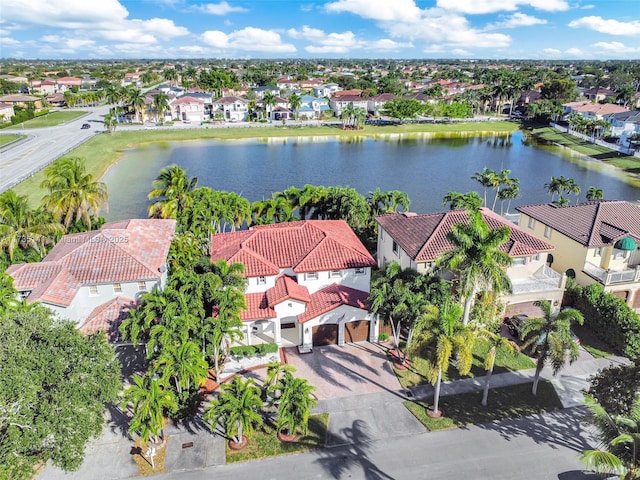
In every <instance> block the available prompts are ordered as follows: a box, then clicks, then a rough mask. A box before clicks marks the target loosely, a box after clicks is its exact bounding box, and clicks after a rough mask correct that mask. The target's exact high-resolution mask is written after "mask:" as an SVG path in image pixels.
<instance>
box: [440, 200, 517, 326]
mask: <svg viewBox="0 0 640 480" xmlns="http://www.w3.org/2000/svg"><path fill="white" fill-rule="evenodd" d="M467 215H468V221H467V223H459V224H456V225H453V226H452V227H451V232H449V233H448V234H447V240H449V242H450V243H451V244H452V245H453V248H452V249H451V250H449V251H447V252H445V253H444V254H442V255H441V257H440V258H439V259H438V260H437V262H436V263H437V267H438V268H439V269H446V270H449V271H451V272H453V273H454V274H455V275H456V276H457V279H458V281H459V283H460V286H459V288H460V296H461V298H464V317H463V324H464V325H467V324H468V323H469V315H470V313H471V306H472V304H473V301H474V299H475V296H476V294H477V293H478V292H479V291H480V290H481V289H491V290H492V291H493V292H494V293H496V294H498V293H502V292H510V291H511V281H510V280H509V277H508V276H507V274H506V272H505V268H506V267H508V266H509V265H511V263H512V262H513V260H512V259H511V257H510V256H509V255H508V254H507V253H505V252H503V251H502V250H500V246H501V245H502V244H503V243H505V242H506V241H508V240H509V238H510V236H511V231H510V230H509V227H507V226H502V227H498V228H495V229H493V230H492V229H490V228H489V224H488V223H487V222H486V221H485V220H484V218H483V217H482V214H481V213H480V212H473V211H470V212H468V214H467Z"/></svg>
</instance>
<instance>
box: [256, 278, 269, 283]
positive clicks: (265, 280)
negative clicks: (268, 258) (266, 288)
mask: <svg viewBox="0 0 640 480" xmlns="http://www.w3.org/2000/svg"><path fill="white" fill-rule="evenodd" d="M256 282H257V283H258V285H266V284H267V277H258V278H257V279H256Z"/></svg>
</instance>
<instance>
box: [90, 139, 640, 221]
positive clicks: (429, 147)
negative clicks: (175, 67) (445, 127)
mask: <svg viewBox="0 0 640 480" xmlns="http://www.w3.org/2000/svg"><path fill="white" fill-rule="evenodd" d="M172 164H177V165H179V166H181V167H184V168H186V170H187V173H188V174H189V176H192V177H193V176H195V177H198V185H200V186H209V187H211V188H213V189H215V190H227V191H233V192H236V193H238V194H240V195H242V196H244V197H245V198H247V199H248V200H250V201H252V202H253V201H256V200H261V199H264V198H267V197H270V196H271V194H272V193H273V192H276V191H282V190H284V189H286V188H288V187H290V186H296V187H299V188H302V187H303V186H304V185H305V184H312V185H324V186H338V185H339V186H349V187H353V188H355V189H356V190H357V191H358V192H360V193H362V194H363V195H366V194H367V193H368V192H370V191H373V190H375V189H376V188H378V187H379V188H380V189H381V190H401V191H404V192H407V193H408V194H409V197H410V198H411V210H412V211H414V212H417V213H429V212H437V211H442V210H443V209H444V208H445V207H443V205H442V197H443V196H444V195H445V194H446V193H447V192H449V191H458V192H468V191H471V190H475V191H477V192H478V193H479V194H480V195H482V187H481V186H480V184H479V183H478V182H476V181H474V180H472V179H471V176H472V175H473V174H474V173H475V172H478V171H480V170H482V169H483V168H484V167H488V168H491V169H493V170H502V169H509V170H511V175H510V176H511V177H515V178H519V179H520V188H521V192H520V197H519V198H517V199H515V200H513V201H512V203H511V211H512V212H513V209H514V207H515V206H517V205H524V204H531V203H545V202H548V201H550V198H551V197H550V196H549V195H548V194H547V192H546V189H545V188H544V184H545V183H547V182H549V180H550V178H551V177H552V176H555V177H558V176H560V175H564V176H565V177H570V178H573V179H574V180H575V181H576V182H577V183H578V185H580V187H581V188H582V193H581V196H580V199H581V200H584V199H585V197H584V195H585V193H586V191H587V189H588V188H589V187H590V186H595V187H598V188H601V189H603V191H604V195H605V198H607V199H619V200H630V201H637V200H640V188H636V187H634V186H632V185H630V184H628V183H626V182H625V181H624V176H623V174H622V173H620V172H619V171H617V170H616V169H615V168H613V167H610V166H608V165H604V164H602V163H600V162H598V161H597V160H592V159H588V158H585V157H582V156H579V155H577V154H573V153H572V152H571V151H569V150H566V149H561V148H559V147H543V146H538V145H535V144H533V143H532V142H531V141H530V140H529V139H528V138H527V137H526V136H525V135H524V134H523V132H521V131H516V132H513V133H512V134H510V135H506V136H505V135H486V136H480V137H479V136H471V135H470V136H459V137H456V138H430V137H429V136H427V135H412V136H400V135H393V136H385V137H379V138H367V137H359V138H357V139H350V140H345V139H344V137H343V138H342V139H340V138H339V137H301V138H297V137H289V138H267V139H246V140H198V141H188V142H167V143H163V144H154V145H150V146H147V147H143V148H136V149H132V150H129V151H127V152H126V153H125V155H124V157H123V158H122V159H120V160H119V161H118V163H116V164H114V165H113V166H112V167H111V168H110V169H109V171H108V172H107V173H106V174H105V176H104V177H103V179H102V180H103V181H104V182H105V183H106V184H107V187H108V189H109V212H107V213H106V215H105V216H106V217H107V219H108V220H120V219H126V218H145V217H146V216H147V215H146V208H147V205H148V204H149V201H148V200H147V194H148V192H149V191H150V190H151V188H152V185H151V184H152V182H153V180H154V179H155V178H156V176H157V175H158V173H159V172H160V170H161V169H162V168H164V167H166V166H168V165H172ZM488 198H489V200H490V202H491V201H492V199H493V194H492V192H490V194H489V195H488ZM570 199H571V202H572V203H573V202H574V201H575V196H574V195H571V197H570ZM505 206H506V204H505ZM496 210H497V211H499V210H500V207H499V202H498V205H497V206H496Z"/></svg>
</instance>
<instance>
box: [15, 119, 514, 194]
mask: <svg viewBox="0 0 640 480" xmlns="http://www.w3.org/2000/svg"><path fill="white" fill-rule="evenodd" d="M517 129H518V124H517V123H513V122H502V121H498V122H474V123H451V124H424V125H418V124H411V125H398V126H385V127H374V126H366V127H365V128H364V129H363V130H342V129H340V128H338V127H325V126H320V127H295V126H291V127H246V128H189V129H164V128H162V127H158V128H157V129H155V130H136V131H132V130H127V129H126V128H122V127H120V129H116V131H115V132H114V133H112V134H100V135H95V136H94V137H92V138H91V139H90V140H88V141H87V142H85V143H83V144H82V145H80V146H79V147H78V148H76V149H74V150H72V151H71V152H70V153H69V154H68V155H67V157H80V158H84V159H85V160H86V167H87V171H88V172H89V173H91V174H92V175H93V177H94V178H101V177H102V176H103V175H104V173H105V172H106V171H107V169H108V168H109V166H111V165H112V164H113V163H115V162H116V161H117V160H118V159H119V158H120V157H121V156H122V155H123V152H124V151H125V150H126V149H130V148H135V147H138V146H144V145H147V144H151V143H163V142H171V141H188V140H202V139H217V140H231V139H240V138H265V139H266V138H269V137H311V136H337V137H339V138H344V139H347V140H348V139H350V138H358V137H372V138H376V137H382V136H384V135H392V134H396V135H397V134H399V133H402V134H405V135H409V136H410V135H413V134H415V135H422V134H429V135H435V136H442V137H443V138H444V137H449V136H451V137H456V136H458V135H467V134H469V135H474V136H476V135H477V136H481V135H485V134H486V135H493V134H495V133H504V134H506V133H508V132H511V131H513V130H517ZM44 179H45V175H44V171H43V170H41V171H40V172H38V173H36V174H35V175H33V176H32V177H30V178H28V179H27V180H25V181H24V182H22V183H20V184H19V185H17V186H16V187H14V191H15V192H16V193H17V194H19V195H26V196H27V197H28V198H29V202H30V204H31V206H37V205H38V204H39V202H40V198H41V197H42V192H41V191H40V187H39V185H40V183H41V182H42V181H43V180H44Z"/></svg>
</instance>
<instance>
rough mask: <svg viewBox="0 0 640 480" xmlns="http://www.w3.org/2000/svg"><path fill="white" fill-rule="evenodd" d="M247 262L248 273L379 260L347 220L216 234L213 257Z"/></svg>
mask: <svg viewBox="0 0 640 480" xmlns="http://www.w3.org/2000/svg"><path fill="white" fill-rule="evenodd" d="M221 258H222V259H225V260H227V261H229V262H239V261H241V262H243V263H244V264H245V277H257V276H266V275H277V274H278V273H279V272H280V270H281V269H285V268H291V269H293V271H294V272H296V273H305V272H317V271H329V270H341V269H344V268H355V267H372V266H374V265H375V260H374V259H373V257H372V256H371V255H370V254H369V252H367V250H366V248H365V247H364V245H362V243H361V242H360V240H358V237H356V235H355V233H353V231H352V230H351V228H350V227H349V225H348V224H347V223H346V222H344V221H343V220H301V221H297V222H288V223H279V224H273V225H258V226H255V227H252V228H251V229H250V230H243V231H240V232H229V233H222V234H217V235H214V236H213V237H212V239H211V260H213V261H217V260H220V259H221Z"/></svg>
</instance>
